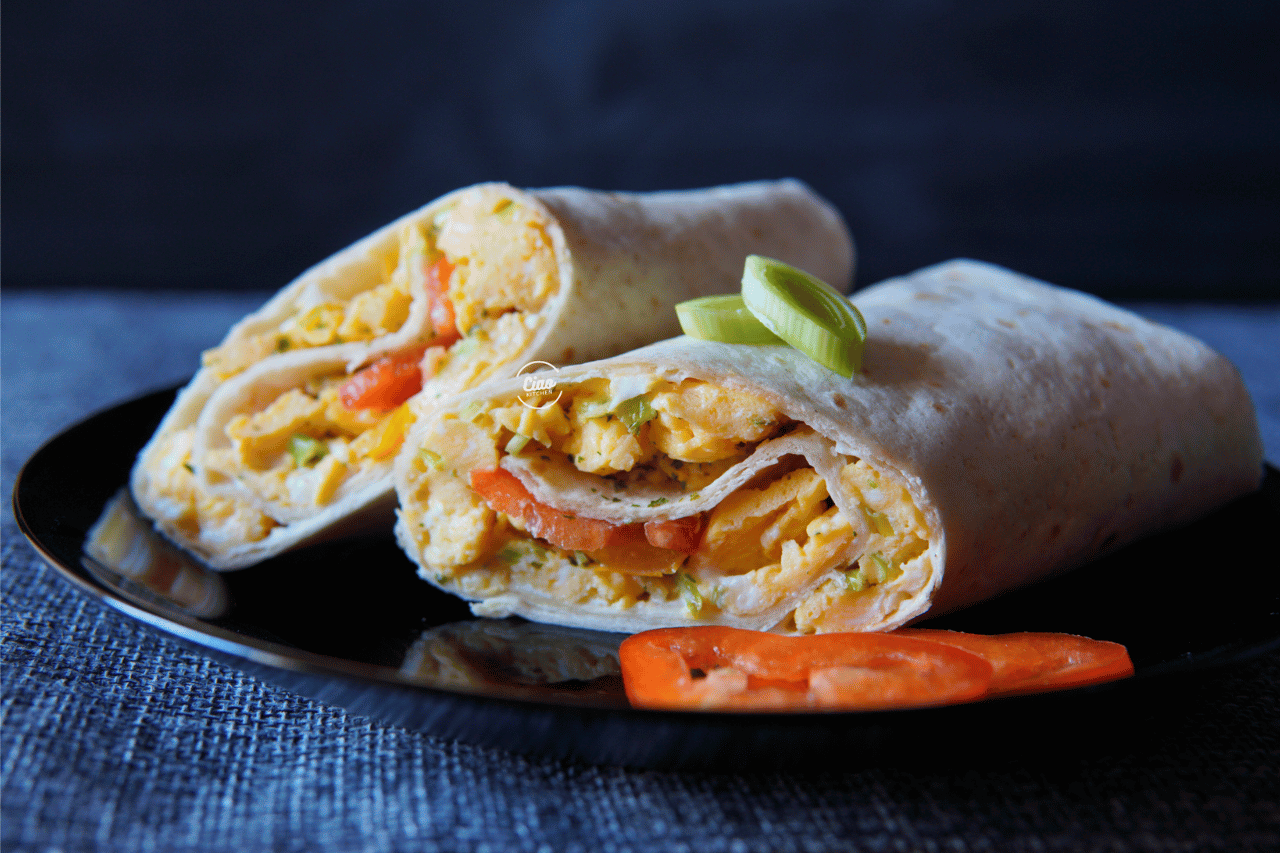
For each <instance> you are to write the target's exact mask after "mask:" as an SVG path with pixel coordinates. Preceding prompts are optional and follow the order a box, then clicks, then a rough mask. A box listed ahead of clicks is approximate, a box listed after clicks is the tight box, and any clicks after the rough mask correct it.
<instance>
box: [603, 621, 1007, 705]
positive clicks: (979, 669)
mask: <svg viewBox="0 0 1280 853" xmlns="http://www.w3.org/2000/svg"><path fill="white" fill-rule="evenodd" d="M618 659H619V661H620V663H621V667H622V682H623V687H624V688H625V689H626V692H627V699H628V700H629V701H630V702H631V704H632V705H634V706H636V707H638V708H654V709H670V710H716V711H800V710H812V709H823V710H840V711H883V710H890V709H897V708H908V707H919V706H925V705H946V704H950V703H954V702H967V701H971V700H974V699H979V698H981V697H982V696H984V695H986V694H987V692H988V690H989V688H990V686H991V670H992V668H991V664H990V663H988V662H987V661H986V660H984V659H983V658H982V657H980V656H979V655H976V654H974V653H972V652H969V651H965V650H964V649H961V648H958V647H956V646H952V645H946V644H944V643H934V642H931V641H929V640H920V639H913V638H908V637H899V636H897V635H896V634H881V633H856V634H811V635H808V636H802V637H784V636H779V635H777V634H769V633H765V632H762V631H744V630H742V629H740V628H726V627H723V626H710V625H708V626H700V627H694V628H657V629H655V630H652V631H645V632H643V633H640V634H633V635H632V636H630V637H628V638H627V639H625V640H623V641H622V645H621V646H620V647H619V648H618Z"/></svg>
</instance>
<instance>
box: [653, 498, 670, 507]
mask: <svg viewBox="0 0 1280 853" xmlns="http://www.w3.org/2000/svg"><path fill="white" fill-rule="evenodd" d="M666 502H667V499H666V498H654V499H653V500H651V501H649V509H653V508H654V507H655V506H662V505H663V504H664V503H666Z"/></svg>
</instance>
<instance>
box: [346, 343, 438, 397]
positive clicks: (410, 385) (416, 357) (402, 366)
mask: <svg viewBox="0 0 1280 853" xmlns="http://www.w3.org/2000/svg"><path fill="white" fill-rule="evenodd" d="M425 351H426V346H425V345H423V346H416V347H409V348H408V349H404V350H400V351H399V352H395V353H391V354H390V355H387V356H383V357H382V358H380V359H378V360H377V361H375V362H374V363H373V364H371V365H369V366H368V367H366V368H363V369H361V370H358V371H356V373H354V374H352V376H351V378H350V379H348V380H347V381H346V382H344V383H343V384H342V387H341V388H339V389H338V398H339V399H340V400H342V405H344V406H346V407H347V408H348V409H381V410H383V411H388V410H390V409H394V408H395V407H397V406H399V405H400V404H401V403H403V402H404V401H405V400H408V399H409V398H410V397H412V396H413V395H414V394H417V393H418V392H419V391H421V390H422V369H421V367H420V366H419V362H421V361H422V354H423V352H425Z"/></svg>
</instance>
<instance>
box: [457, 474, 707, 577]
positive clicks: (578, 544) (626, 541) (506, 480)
mask: <svg viewBox="0 0 1280 853" xmlns="http://www.w3.org/2000/svg"><path fill="white" fill-rule="evenodd" d="M471 489H472V491H474V492H475V493H476V494H478V495H480V497H482V498H484V501H485V503H487V504H489V506H490V507H492V508H493V509H495V510H497V511H498V512H502V513H506V514H507V515H509V516H511V517H512V518H517V519H519V520H520V521H521V523H523V524H524V527H525V530H527V531H528V532H529V533H530V534H532V535H534V536H536V537H538V538H539V539H545V540H547V541H548V542H550V543H551V544H552V545H555V546H556V547H558V548H563V549H564V550H566V551H599V550H601V549H604V548H618V549H619V551H618V554H615V555H614V556H621V558H622V559H620V560H619V561H618V564H617V565H613V561H611V564H610V567H611V568H615V569H616V570H617V571H620V572H627V573H629V574H643V575H650V574H667V573H669V572H670V571H672V569H671V567H670V566H669V565H667V567H666V568H665V569H663V570H661V571H659V570H657V569H655V568H653V567H652V566H647V564H649V563H653V562H655V561H656V562H657V563H664V564H667V563H670V561H669V560H668V559H666V558H665V557H661V556H660V555H649V554H643V553H639V551H642V550H643V549H644V548H645V547H646V540H647V544H648V545H650V546H653V547H656V548H662V549H666V550H672V551H683V552H684V553H686V554H688V553H692V552H693V550H694V549H696V548H697V547H698V541H697V540H698V537H699V535H700V533H701V528H702V520H701V517H699V516H692V517H691V519H692V520H689V519H682V518H678V519H672V520H670V521H650V522H646V523H645V524H644V525H641V524H639V523H636V524H614V523H612V522H609V521H604V520H602V519H599V518H588V517H586V516H581V515H575V514H573V513H570V512H566V511H565V510H561V509H556V508H555V507H551V506H547V505H546V504H544V503H542V502H541V501H539V500H538V499H537V498H535V497H534V496H533V495H532V494H530V492H529V490H528V489H526V488H525V486H524V483H522V482H520V479H519V478H518V477H516V476H515V475H514V474H512V473H511V472H509V471H507V470H505V469H503V468H494V469H491V470H480V469H477V470H475V471H472V472H471ZM623 546H625V548H624V547H623ZM628 551H630V552H631V553H632V555H633V556H634V557H636V559H635V560H633V561H631V562H635V563H636V567H635V568H634V569H630V570H629V569H628V566H627V563H628V562H629V561H628V560H627V559H626V554H627V552H628Z"/></svg>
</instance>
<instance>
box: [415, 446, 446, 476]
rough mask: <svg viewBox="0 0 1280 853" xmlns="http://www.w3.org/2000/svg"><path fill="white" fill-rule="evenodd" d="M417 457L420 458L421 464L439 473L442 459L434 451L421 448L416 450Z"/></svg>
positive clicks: (442, 465) (442, 462)
mask: <svg viewBox="0 0 1280 853" xmlns="http://www.w3.org/2000/svg"><path fill="white" fill-rule="evenodd" d="M418 456H420V457H422V464H424V465H426V466H427V467H428V468H430V469H432V470H433V471H439V470H440V469H441V468H443V467H444V458H443V457H441V456H440V454H439V453H436V452H435V451H434V450H428V449H427V448H425V447H423V448H420V449H419V450H418Z"/></svg>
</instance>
